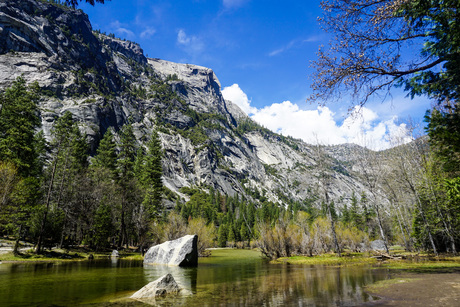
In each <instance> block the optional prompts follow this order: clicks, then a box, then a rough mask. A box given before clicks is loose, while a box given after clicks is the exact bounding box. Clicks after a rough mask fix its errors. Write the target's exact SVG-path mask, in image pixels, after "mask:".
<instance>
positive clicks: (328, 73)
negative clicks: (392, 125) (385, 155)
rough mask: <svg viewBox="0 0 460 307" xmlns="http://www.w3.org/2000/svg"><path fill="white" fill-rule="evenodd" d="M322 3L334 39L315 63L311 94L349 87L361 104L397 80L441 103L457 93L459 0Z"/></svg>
mask: <svg viewBox="0 0 460 307" xmlns="http://www.w3.org/2000/svg"><path fill="white" fill-rule="evenodd" d="M321 7H322V8H323V11H324V16H323V17H322V18H320V21H321V23H322V26H323V28H324V29H325V30H326V31H327V32H329V33H331V34H332V40H331V43H330V46H329V48H325V47H324V46H323V47H321V48H320V50H319V51H318V60H316V61H315V62H314V63H313V66H315V67H316V68H317V71H316V73H315V74H314V76H313V80H314V83H313V85H312V87H313V90H314V94H313V95H312V96H311V97H310V99H312V100H320V101H325V100H328V99H337V98H338V97H340V96H341V95H342V94H343V93H347V94H351V95H352V96H353V98H354V101H355V104H359V105H363V104H365V103H366V101H367V99H368V98H369V97H370V96H371V95H372V94H374V93H376V92H380V91H381V90H384V91H388V90H389V89H390V88H391V87H392V86H394V85H400V86H404V87H405V90H406V91H408V92H409V93H410V95H412V96H414V95H421V94H426V95H428V96H429V97H431V98H435V99H437V100H438V102H440V103H444V102H445V101H446V100H452V99H455V100H457V99H458V92H459V91H458V84H459V81H460V78H459V73H458V70H459V68H458V67H459V65H458V62H459V57H460V48H459V46H460V45H459V44H460V31H459V30H460V28H459V27H460V24H459V23H458V16H459V13H458V10H459V8H460V3H459V2H458V1H456V0H417V1H414V0H383V1H382V0H353V1H350V0H324V1H322V2H321ZM385 93H388V92H385Z"/></svg>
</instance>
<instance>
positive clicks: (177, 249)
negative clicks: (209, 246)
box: [144, 235, 198, 266]
mask: <svg viewBox="0 0 460 307" xmlns="http://www.w3.org/2000/svg"><path fill="white" fill-rule="evenodd" d="M197 243H198V236H197V235H187V236H183V237H182V238H179V239H176V240H173V241H166V242H164V243H162V244H158V245H155V246H152V247H151V248H149V250H148V251H147V253H146V254H145V257H144V263H145V264H167V265H178V266H197V265H198V244H197Z"/></svg>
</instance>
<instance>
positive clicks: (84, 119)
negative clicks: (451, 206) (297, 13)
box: [0, 0, 367, 209]
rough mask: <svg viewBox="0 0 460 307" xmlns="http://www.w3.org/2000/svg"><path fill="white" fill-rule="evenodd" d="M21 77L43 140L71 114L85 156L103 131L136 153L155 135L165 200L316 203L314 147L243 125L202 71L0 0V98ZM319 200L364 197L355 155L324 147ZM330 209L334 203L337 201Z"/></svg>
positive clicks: (81, 17)
mask: <svg viewBox="0 0 460 307" xmlns="http://www.w3.org/2000/svg"><path fill="white" fill-rule="evenodd" d="M19 76H22V77H23V78H24V79H25V80H26V82H27V83H28V84H30V83H33V82H38V84H39V85H40V87H41V88H42V89H43V93H42V96H41V98H40V117H41V121H42V126H41V129H42V130H43V132H44V135H45V137H46V138H47V139H48V140H50V139H51V131H52V128H53V125H54V123H55V122H56V120H57V119H58V118H59V117H61V116H62V115H63V114H64V113H65V112H67V111H68V112H71V113H72V115H73V118H74V120H75V121H76V122H77V123H78V125H79V127H80V130H81V132H83V133H84V134H86V136H87V140H88V143H89V144H90V148H91V155H94V154H95V153H96V148H97V146H98V144H99V142H100V140H101V139H102V137H103V135H104V133H105V132H106V131H107V130H108V129H111V130H112V131H113V134H114V138H115V140H116V141H119V140H120V134H119V132H120V130H121V129H122V128H123V126H124V125H126V124H128V123H129V124H131V125H132V127H133V131H134V134H135V137H136V139H137V142H138V144H139V145H140V146H142V145H141V144H143V143H145V141H146V140H147V139H148V138H149V136H150V135H151V133H152V130H153V129H157V130H158V132H159V133H158V134H159V137H160V141H161V143H162V147H163V152H164V156H163V159H162V164H163V165H162V166H163V184H164V186H165V187H166V188H167V189H168V190H170V191H171V192H172V193H170V195H173V196H174V197H175V199H174V198H172V197H171V198H170V199H166V198H165V199H164V201H163V203H164V206H165V207H166V208H169V209H171V208H172V207H174V206H175V204H176V200H178V201H179V202H181V203H183V202H185V201H188V200H189V198H190V195H188V194H186V193H184V192H182V191H183V188H196V189H200V190H203V191H206V192H211V191H215V192H219V193H220V194H224V195H228V196H232V197H239V198H240V199H242V198H243V197H244V198H245V199H246V200H248V202H250V203H254V204H256V205H257V206H262V204H263V203H264V202H266V201H271V202H273V203H277V204H278V205H279V206H284V207H287V206H288V204H289V203H290V204H292V203H294V202H297V203H303V202H305V201H306V200H315V199H316V200H319V199H320V195H322V193H323V192H322V188H323V187H322V186H321V184H320V183H319V181H318V178H319V177H320V176H319V174H320V173H321V170H320V169H319V166H318V163H317V159H318V157H317V155H316V154H315V148H316V147H317V146H312V145H309V144H306V143H305V142H303V141H301V140H297V139H293V138H289V137H285V136H282V135H279V134H276V133H273V132H271V131H269V130H268V129H265V128H263V127H261V126H258V125H256V124H255V123H253V122H251V120H250V118H249V117H248V116H247V115H246V114H245V113H244V112H243V111H242V110H241V109H240V108H239V107H238V106H237V105H235V104H233V103H232V102H230V101H226V100H225V99H224V98H223V96H222V92H221V85H220V82H219V80H218V78H217V76H216V74H215V73H214V72H213V70H212V69H210V68H206V67H202V66H197V65H191V64H179V63H173V62H169V61H164V60H161V59H152V58H147V57H145V56H144V53H143V50H142V49H141V47H140V46H139V45H138V44H136V43H134V42H130V41H124V40H120V39H117V38H114V37H113V36H108V35H104V34H102V33H99V32H97V31H93V29H92V26H91V23H90V21H89V19H88V16H87V15H86V14H85V13H84V12H82V11H80V10H74V9H71V8H68V7H63V6H60V5H55V4H51V3H46V2H41V1H38V0H1V1H0V92H1V91H3V90H5V89H6V88H7V87H9V86H11V85H12V82H13V81H14V80H16V78H17V77H19ZM323 149H324V153H325V155H326V157H325V160H326V162H327V164H328V168H329V172H330V181H331V182H330V184H328V189H329V196H330V198H331V199H333V200H334V201H335V206H336V207H337V208H338V209H340V207H341V206H342V205H343V203H347V202H349V201H350V198H351V195H352V192H353V191H357V193H358V194H359V193H361V192H366V190H367V189H366V187H365V185H363V180H362V179H361V178H360V175H359V170H358V171H356V167H355V165H356V157H357V155H356V153H357V152H358V151H359V150H360V149H359V148H357V147H355V146H347V145H343V146H329V147H324V148H323ZM339 200H340V201H339Z"/></svg>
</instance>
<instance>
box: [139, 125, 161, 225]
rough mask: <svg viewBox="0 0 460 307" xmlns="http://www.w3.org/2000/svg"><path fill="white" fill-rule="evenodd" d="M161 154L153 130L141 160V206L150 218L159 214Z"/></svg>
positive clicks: (157, 138)
mask: <svg viewBox="0 0 460 307" xmlns="http://www.w3.org/2000/svg"><path fill="white" fill-rule="evenodd" d="M162 156H163V152H162V149H161V142H160V139H159V137H158V132H157V131H156V130H154V131H153V132H152V135H151V137H150V141H149V142H148V143H147V151H146V154H145V156H144V159H143V168H142V172H141V180H140V181H141V183H142V185H143V186H144V187H145V189H146V195H145V198H144V201H143V202H142V204H143V205H144V206H145V208H146V209H147V212H148V213H149V215H150V217H154V216H156V215H158V214H159V210H160V206H161V201H162V196H163V181H162V179H161V176H162V175H163V168H162V165H161V160H162Z"/></svg>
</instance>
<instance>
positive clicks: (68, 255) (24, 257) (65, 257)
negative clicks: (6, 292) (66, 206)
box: [0, 249, 144, 262]
mask: <svg viewBox="0 0 460 307" xmlns="http://www.w3.org/2000/svg"><path fill="white" fill-rule="evenodd" d="M111 254H112V252H92V251H87V250H83V249H71V250H62V249H55V250H52V251H44V252H43V253H42V254H39V255H37V254H35V253H34V252H33V250H30V251H23V252H21V253H19V254H17V255H14V254H13V252H7V253H3V254H1V255H0V261H2V262H23V261H26V262H29V261H31V262H33V261H52V262H55V261H82V260H89V259H90V258H91V256H90V255H92V257H94V259H104V258H105V259H107V258H110V256H111ZM120 258H122V259H129V260H142V259H144V258H143V256H142V255H140V254H138V253H133V252H123V251H122V252H120Z"/></svg>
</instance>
